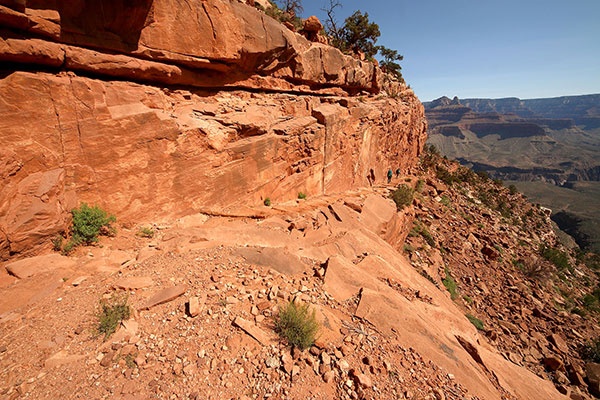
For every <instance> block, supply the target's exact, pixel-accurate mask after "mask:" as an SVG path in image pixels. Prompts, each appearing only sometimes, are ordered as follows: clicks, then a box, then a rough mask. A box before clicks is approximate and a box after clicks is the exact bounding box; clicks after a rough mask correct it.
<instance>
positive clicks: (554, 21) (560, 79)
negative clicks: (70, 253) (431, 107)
mask: <svg viewBox="0 0 600 400" xmlns="http://www.w3.org/2000/svg"><path fill="white" fill-rule="evenodd" d="M326 2H328V0H303V2H302V4H303V6H304V15H303V16H304V17H308V16H310V15H316V16H317V17H319V19H321V20H322V21H323V20H324V13H323V12H322V11H320V9H321V8H323V7H324V5H325V3H326ZM341 2H342V4H343V8H341V9H338V12H337V14H338V16H339V17H338V20H339V21H340V22H342V23H343V20H344V19H345V18H346V17H347V16H348V15H350V14H352V12H354V11H355V10H358V9H360V10H361V11H362V12H368V13H369V18H370V19H371V20H372V21H374V22H376V23H377V24H379V28H380V30H381V37H380V38H379V41H378V43H379V44H383V45H385V46H386V47H390V48H393V49H396V50H398V51H399V53H400V54H402V55H403V56H404V61H402V63H401V64H402V72H403V75H404V78H405V79H406V82H407V83H408V84H410V85H411V87H412V88H413V89H414V90H415V92H416V94H417V95H418V96H419V98H420V99H421V100H422V101H429V100H433V99H436V98H438V97H441V96H444V95H446V96H449V97H453V96H458V97H460V98H467V97H492V98H498V97H513V96H515V97H520V98H538V97H556V96H563V95H578V94H590V93H600V0H503V1H500V0H493V1H492V0H423V1H419V0H389V1H384V0H371V1H364V0H363V1H358V0H341Z"/></svg>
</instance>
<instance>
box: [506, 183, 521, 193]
mask: <svg viewBox="0 0 600 400" xmlns="http://www.w3.org/2000/svg"><path fill="white" fill-rule="evenodd" d="M508 192H509V193H510V194H517V193H519V190H518V189H517V187H516V186H515V185H509V186H508Z"/></svg>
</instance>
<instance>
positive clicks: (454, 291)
mask: <svg viewBox="0 0 600 400" xmlns="http://www.w3.org/2000/svg"><path fill="white" fill-rule="evenodd" d="M444 271H445V272H446V277H445V278H444V279H442V283H443V284H444V287H445V288H446V290H448V292H450V298H451V299H452V300H455V299H456V297H457V296H458V286H456V282H455V281H454V278H452V275H450V271H449V270H448V267H446V268H445V269H444Z"/></svg>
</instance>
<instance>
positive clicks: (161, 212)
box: [0, 0, 426, 258]
mask: <svg viewBox="0 0 600 400" xmlns="http://www.w3.org/2000/svg"><path fill="white" fill-rule="evenodd" d="M0 3H2V4H4V5H0V61H1V62H2V65H3V67H2V75H1V78H0V98H1V99H2V101H0V180H1V182H2V185H1V186H0V258H6V257H8V256H10V255H12V254H26V253H29V252H31V251H32V250H35V249H36V248H38V247H39V246H41V245H48V242H49V238H50V237H51V236H52V235H55V234H57V233H59V232H62V231H64V230H65V229H66V227H67V225H68V220H69V218H68V217H69V210H70V209H71V208H73V206H75V205H76V204H77V203H78V201H88V202H91V203H98V204H100V205H102V206H103V207H104V208H106V209H108V210H109V211H111V212H112V213H115V214H116V215H117V216H118V217H119V220H120V221H123V222H128V221H130V222H134V221H139V220H141V219H147V218H149V217H166V216H179V215H185V214H189V213H192V212H198V211H201V210H206V209H207V208H213V207H225V206H230V205H236V204H238V205H239V204H245V203H249V204H257V203H259V202H261V201H262V199H264V198H265V197H270V198H271V199H274V200H287V199H292V198H295V197H296V195H297V193H298V191H303V192H306V193H308V194H309V195H311V194H320V193H325V192H327V193H330V192H335V191H340V190H345V189H349V188H355V187H360V186H366V185H368V181H367V174H368V171H369V170H370V169H371V168H372V169H373V170H374V171H375V175H376V179H377V180H381V179H383V175H384V173H385V171H386V170H387V168H388V167H389V166H392V167H393V168H394V169H395V168H398V167H400V168H403V169H406V168H408V167H409V166H411V165H412V164H413V163H414V162H415V160H416V157H417V155H418V154H419V153H420V151H421V148H422V146H423V144H424V141H425V135H426V133H425V132H426V122H425V119H424V112H423V107H422V105H421V103H420V102H419V101H418V99H417V98H416V97H415V96H414V94H413V93H412V91H411V90H409V89H407V88H406V87H405V86H403V85H398V84H395V85H396V87H388V86H389V85H390V83H388V82H387V81H386V80H385V79H384V77H383V74H382V73H381V71H380V70H379V69H378V68H376V67H374V66H373V64H371V63H368V62H363V61H358V60H355V59H354V58H352V57H349V56H345V55H343V54H342V53H341V52H340V51H339V50H337V49H335V48H333V47H330V46H327V45H323V44H319V43H312V42H309V41H308V40H306V39H305V38H304V37H302V36H300V35H298V34H296V33H293V32H291V31H289V30H288V29H287V28H285V27H284V26H283V25H281V24H279V23H278V22H276V21H275V20H273V19H271V18H270V17H268V16H266V15H265V14H264V13H262V12H260V11H258V10H257V9H255V8H253V7H250V6H247V5H245V4H241V3H238V2H236V1H226V0H209V1H202V2H200V1H198V2H193V3H192V2H187V1H183V0H136V1H125V0H120V1H91V0H56V1H39V0H28V1H24V0H11V1H2V2H0ZM386 90H387V91H388V92H390V93H396V94H398V93H399V95H398V96H393V98H392V97H389V96H387V95H385V94H386Z"/></svg>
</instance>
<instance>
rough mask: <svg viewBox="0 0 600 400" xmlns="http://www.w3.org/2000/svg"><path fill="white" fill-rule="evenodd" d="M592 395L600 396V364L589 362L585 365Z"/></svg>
mask: <svg viewBox="0 0 600 400" xmlns="http://www.w3.org/2000/svg"><path fill="white" fill-rule="evenodd" d="M585 372H586V374H587V378H588V387H589V390H590V393H592V394H593V395H594V396H600V364H596V363H593V362H588V363H586V364H585Z"/></svg>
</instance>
